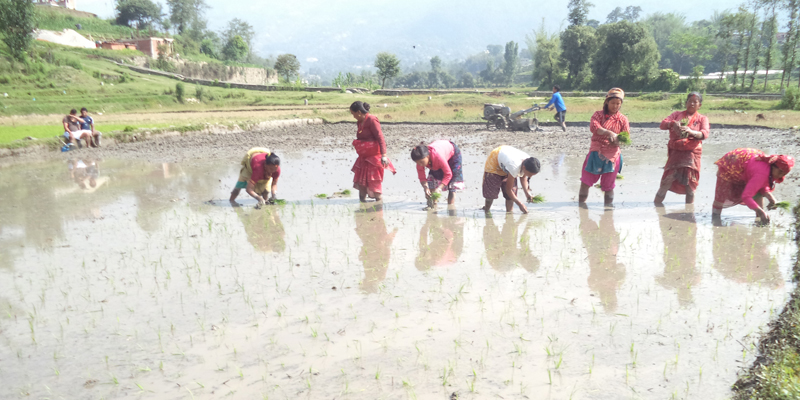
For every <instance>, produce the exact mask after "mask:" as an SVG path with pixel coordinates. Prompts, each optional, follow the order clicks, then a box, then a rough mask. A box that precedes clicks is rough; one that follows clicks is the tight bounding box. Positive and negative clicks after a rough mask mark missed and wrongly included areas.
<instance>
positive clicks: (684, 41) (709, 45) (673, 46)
mask: <svg viewBox="0 0 800 400" xmlns="http://www.w3.org/2000/svg"><path fill="white" fill-rule="evenodd" d="M667 48H668V49H669V50H671V51H672V52H673V53H675V55H676V56H677V57H678V58H679V59H680V60H681V63H680V66H679V67H678V73H679V74H682V73H683V64H684V62H685V61H686V60H688V59H692V60H693V61H694V63H695V64H700V63H703V62H705V61H708V60H709V59H710V58H711V56H712V55H713V53H712V52H713V51H714V50H716V48H717V46H716V45H715V44H714V43H713V42H712V41H711V38H709V37H708V36H704V35H699V34H696V33H693V32H691V31H683V32H674V33H673V34H672V36H670V38H669V45H668V46H667Z"/></svg>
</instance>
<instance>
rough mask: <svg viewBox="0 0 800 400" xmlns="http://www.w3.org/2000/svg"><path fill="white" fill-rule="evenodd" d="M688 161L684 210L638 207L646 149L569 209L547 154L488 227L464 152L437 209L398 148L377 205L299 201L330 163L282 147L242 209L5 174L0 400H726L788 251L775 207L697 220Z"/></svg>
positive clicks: (210, 181)
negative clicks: (273, 175)
mask: <svg viewBox="0 0 800 400" xmlns="http://www.w3.org/2000/svg"><path fill="white" fill-rule="evenodd" d="M705 151H706V156H705V157H704V159H703V165H704V171H703V173H702V175H701V184H700V188H699V191H698V193H697V196H696V205H695V206H694V207H688V208H687V207H686V206H685V205H684V204H682V202H681V201H682V198H679V197H676V196H674V195H673V194H669V195H668V197H667V203H666V206H665V207H664V208H655V207H653V205H652V203H651V201H652V198H653V196H654V194H655V190H656V189H657V187H658V182H659V180H660V177H661V172H662V170H661V168H660V167H661V166H662V165H663V161H664V159H665V154H663V153H664V152H663V151H652V152H649V151H648V152H630V154H626V155H625V157H626V158H625V160H626V165H625V168H624V169H623V175H624V177H625V179H624V180H621V181H619V182H618V183H619V186H618V190H617V192H616V196H615V197H616V200H617V206H616V208H614V209H608V210H607V209H605V208H604V207H603V206H602V194H601V193H600V192H599V191H597V190H593V191H592V192H591V194H590V198H589V206H588V208H585V209H584V208H579V207H578V206H577V203H576V202H575V200H576V196H577V191H578V186H579V182H578V178H579V172H580V171H579V170H580V165H581V162H582V161H583V160H582V159H578V158H575V157H565V156H557V157H548V158H547V159H543V160H542V164H543V169H542V173H540V174H539V175H537V176H536V177H535V178H534V179H533V180H532V187H533V188H534V189H533V191H534V194H539V193H541V194H543V195H544V196H545V197H546V199H547V202H546V203H544V204H539V205H532V206H530V209H531V213H530V214H529V215H520V214H519V212H518V211H517V210H515V212H514V214H511V215H507V214H505V213H504V212H502V204H500V203H502V202H495V206H494V212H493V215H492V216H491V217H488V218H487V217H486V216H485V215H484V213H483V212H481V211H479V208H480V206H482V203H483V199H482V198H481V197H480V176H481V175H482V166H483V160H484V158H483V156H481V155H476V154H469V153H465V166H464V170H465V177H466V179H467V184H468V190H467V191H466V192H465V193H460V194H459V195H458V198H457V206H456V208H455V209H453V210H447V209H446V208H443V209H440V210H438V211H437V212H435V213H429V212H425V211H422V208H423V207H424V206H425V203H424V201H423V200H424V199H423V198H422V197H421V190H420V189H419V184H418V182H417V180H416V171H415V169H414V168H412V166H413V165H412V164H411V161H410V160H406V159H405V155H404V154H403V155H398V156H396V157H395V159H396V160H399V161H397V162H396V165H398V166H399V167H400V168H399V169H400V171H399V172H398V174H397V175H395V176H389V177H388V178H387V180H386V182H385V184H384V187H385V188H386V189H385V190H386V200H387V201H386V204H384V205H383V207H379V208H378V207H361V206H360V205H359V204H358V201H357V195H355V194H354V195H352V196H350V197H343V198H334V199H330V200H323V199H318V198H315V197H314V195H315V194H319V193H327V194H332V193H334V192H337V191H340V190H342V189H346V188H349V187H350V181H351V175H350V173H349V172H348V171H349V169H350V166H351V164H352V160H353V156H352V155H351V154H349V153H316V154H313V155H312V154H302V153H297V154H287V155H286V157H285V166H284V167H283V175H282V176H281V181H280V188H279V195H280V197H282V198H285V199H287V200H289V202H288V203H287V204H285V205H281V206H271V207H266V208H265V209H262V210H256V209H254V208H253V205H254V204H255V202H254V200H252V199H249V198H248V197H247V196H246V194H244V193H243V194H242V197H240V200H241V204H242V206H241V207H231V205H230V204H229V203H228V201H227V196H228V193H229V192H230V189H231V188H232V185H233V183H234V181H235V179H236V177H237V176H238V170H237V168H236V162H231V163H230V164H229V165H219V164H211V163H208V162H196V163H182V164H145V163H134V162H130V161H125V162H123V161H118V160H82V161H83V162H84V165H87V166H88V165H91V163H92V162H94V163H95V164H94V165H95V166H96V168H95V169H94V170H92V171H78V173H77V174H75V173H72V174H71V173H70V171H69V169H68V167H67V165H66V164H64V163H42V164H33V165H28V166H17V167H12V168H7V169H4V170H3V172H2V174H0V193H2V194H1V195H0V204H2V206H0V377H1V378H0V381H1V382H2V383H3V384H2V385H0V397H2V398H17V397H27V396H28V395H30V396H31V397H33V398H120V397H130V398H152V397H156V396H157V397H159V398H170V399H172V398H174V399H191V398H218V397H222V396H226V395H232V396H233V397H232V398H270V399H274V398H286V399H294V398H298V397H304V398H320V397H323V396H324V397H332V398H359V399H361V398H365V399H366V398H368V399H372V398H389V399H395V398H397V399H401V398H449V397H450V395H451V394H452V393H453V392H456V393H458V395H459V398H487V397H489V396H502V397H503V398H519V397H522V396H527V397H529V398H567V397H571V398H576V399H580V398H592V399H603V398H608V399H617V398H621V397H626V398H628V397H629V398H667V397H670V396H675V397H679V398H699V397H712V398H720V397H727V396H728V394H729V387H730V385H731V384H732V383H733V382H734V381H735V380H736V372H737V371H738V369H739V368H740V367H741V366H743V365H748V364H749V363H750V362H751V361H752V360H753V358H754V352H755V349H754V348H753V346H752V345H751V343H753V341H755V340H757V339H758V332H759V329H760V327H762V326H764V324H766V323H767V322H768V321H769V320H770V319H771V317H772V316H773V314H774V313H776V312H779V310H780V309H781V308H782V307H783V305H784V303H785V301H786V298H787V294H788V292H789V290H790V289H791V287H792V284H791V282H790V281H791V274H790V271H791V265H792V259H793V257H794V256H795V253H796V249H795V245H794V243H793V241H792V240H791V239H790V238H791V237H792V235H793V234H794V233H793V231H792V230H791V219H790V217H789V215H788V214H786V215H784V214H781V213H779V212H773V213H772V215H773V224H772V226H770V227H767V228H759V227H756V226H754V224H753V222H754V217H753V213H752V212H751V211H750V210H748V209H747V208H745V207H735V208H731V209H726V210H725V211H724V212H723V221H724V222H725V226H720V227H715V226H713V225H712V224H711V202H712V197H713V192H714V175H715V173H714V172H715V171H714V168H715V167H714V165H713V161H714V160H715V159H716V158H718V157H719V156H720V155H721V154H723V153H724V151H725V149H724V148H722V147H715V146H713V145H709V146H707V147H706V150H705ZM322 161H324V165H323V164H322ZM81 168H83V167H81ZM90 178H93V181H94V184H92V183H91V182H90ZM796 190H797V189H796V188H794V187H793V186H792V185H783V186H781V185H779V186H778V191H777V197H779V198H780V199H782V200H790V201H792V202H796V201H797V199H798V194H797V192H796Z"/></svg>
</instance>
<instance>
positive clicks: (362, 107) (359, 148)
mask: <svg viewBox="0 0 800 400" xmlns="http://www.w3.org/2000/svg"><path fill="white" fill-rule="evenodd" d="M350 114H352V115H353V118H355V119H356V121H358V124H357V126H358V133H357V134H356V140H354V141H353V147H355V148H356V153H358V158H357V159H356V163H355V164H353V169H352V171H353V173H355V176H354V177H353V188H355V189H358V199H359V200H361V202H362V203H363V202H366V201H367V196H369V197H372V198H374V199H375V200H376V201H380V200H381V194H382V193H383V170H384V169H388V170H390V171H392V173H395V174H396V173H397V171H396V170H395V169H394V166H393V165H392V162H391V161H389V158H388V157H387V156H386V140H385V139H384V138H383V132H382V131H381V123H380V122H379V121H378V118H377V117H376V116H374V115H372V114H370V113H369V104H367V103H364V102H361V101H356V102H354V103H353V104H351V105H350Z"/></svg>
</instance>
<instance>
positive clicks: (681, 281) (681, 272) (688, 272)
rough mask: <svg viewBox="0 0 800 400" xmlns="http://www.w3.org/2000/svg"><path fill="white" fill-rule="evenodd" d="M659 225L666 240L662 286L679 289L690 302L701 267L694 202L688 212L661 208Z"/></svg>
mask: <svg viewBox="0 0 800 400" xmlns="http://www.w3.org/2000/svg"><path fill="white" fill-rule="evenodd" d="M657 210H658V213H659V218H658V225H659V227H660V228H661V238H662V239H663V240H664V273H662V274H661V275H660V276H658V277H657V278H656V282H658V283H659V284H660V285H661V286H663V287H665V288H669V289H674V290H675V291H677V292H678V302H679V303H680V305H681V306H688V305H690V304H692V302H693V301H694V299H693V297H692V286H693V285H695V284H697V283H699V282H700V273H699V272H698V271H697V268H696V262H697V224H696V222H695V217H694V207H693V205H692V204H687V205H686V212H685V213H670V214H665V211H664V208H663V207H658V208H657Z"/></svg>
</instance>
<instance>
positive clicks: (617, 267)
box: [579, 208, 625, 312]
mask: <svg viewBox="0 0 800 400" xmlns="http://www.w3.org/2000/svg"><path fill="white" fill-rule="evenodd" d="M579 214H580V219H581V225H580V230H581V239H583V245H584V247H586V252H587V253H588V255H589V279H588V283H589V289H591V290H592V291H595V292H597V293H599V294H600V301H601V302H602V303H603V306H604V307H605V310H606V312H614V311H615V310H616V309H617V289H619V287H620V285H621V284H622V282H623V281H624V280H625V265H624V264H619V263H617V252H618V251H619V233H618V232H617V230H616V228H614V211H613V210H606V211H605V212H603V214H602V215H601V216H600V222H599V223H595V222H594V221H593V220H592V219H590V218H589V210H588V209H585V208H581V209H580V211H579Z"/></svg>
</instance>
